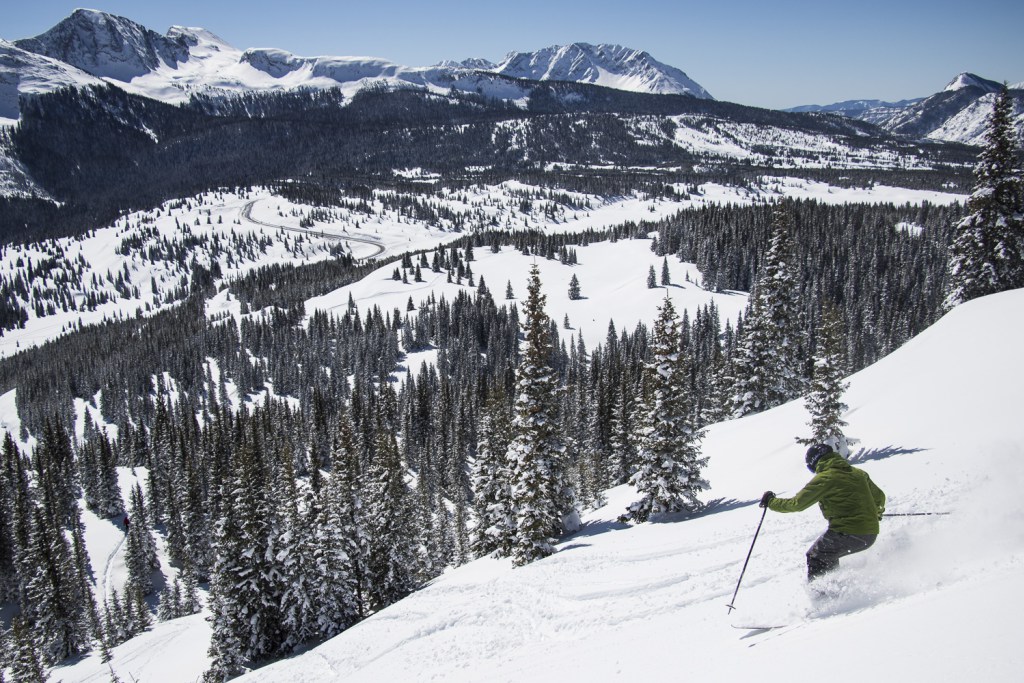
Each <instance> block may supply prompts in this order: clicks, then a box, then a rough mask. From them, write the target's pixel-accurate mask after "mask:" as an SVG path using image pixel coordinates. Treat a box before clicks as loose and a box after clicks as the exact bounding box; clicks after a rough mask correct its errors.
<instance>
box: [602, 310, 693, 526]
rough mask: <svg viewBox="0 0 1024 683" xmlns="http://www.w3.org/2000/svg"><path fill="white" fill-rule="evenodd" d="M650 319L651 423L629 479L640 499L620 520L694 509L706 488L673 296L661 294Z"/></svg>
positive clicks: (632, 519)
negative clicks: (652, 320) (658, 304)
mask: <svg viewBox="0 0 1024 683" xmlns="http://www.w3.org/2000/svg"><path fill="white" fill-rule="evenodd" d="M658 311H659V314H658V319H657V320H656V321H655V323H654V330H653V341H652V347H651V362H650V363H649V364H648V365H647V373H648V381H649V382H650V389H651V403H650V405H649V407H648V408H649V409H648V413H649V416H650V417H649V419H650V423H649V424H650V426H649V428H648V430H647V433H646V434H645V435H644V437H643V439H642V441H641V444H640V448H639V454H638V466H637V469H636V471H635V472H634V473H633V475H632V476H631V477H630V479H629V483H630V484H632V485H633V486H635V487H636V489H637V493H639V494H640V500H638V501H636V502H634V503H633V504H632V505H630V506H629V508H627V511H626V514H624V515H622V517H620V520H621V521H633V522H638V523H641V522H646V521H647V520H648V519H649V518H650V516H651V515H652V514H658V513H663V512H681V511H684V510H697V509H699V508H700V507H701V502H700V501H699V500H698V499H697V494H698V493H699V492H700V491H703V490H705V489H707V488H708V483H707V481H705V480H704V479H703V477H702V476H701V470H702V469H703V467H704V465H706V464H707V458H703V457H701V450H700V440H701V437H702V436H703V434H702V432H701V431H700V430H699V429H696V428H695V427H694V425H693V422H692V418H693V416H692V412H693V411H692V410H691V407H692V406H691V402H690V397H689V391H688V375H689V373H688V372H687V366H686V361H685V357H684V355H683V352H682V350H681V348H680V338H679V318H678V317H677V316H676V310H675V306H673V305H672V299H670V298H669V297H668V296H666V297H665V300H664V302H663V303H662V305H661V306H660V307H659V309H658Z"/></svg>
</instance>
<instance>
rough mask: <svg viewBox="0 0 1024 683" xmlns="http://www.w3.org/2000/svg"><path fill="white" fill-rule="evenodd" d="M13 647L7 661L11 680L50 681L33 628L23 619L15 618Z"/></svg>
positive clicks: (12, 629) (42, 682) (40, 682)
mask: <svg viewBox="0 0 1024 683" xmlns="http://www.w3.org/2000/svg"><path fill="white" fill-rule="evenodd" d="M10 639H11V645H12V646H13V648H12V651H11V652H10V653H8V654H7V655H6V657H5V659H8V665H9V666H10V671H11V678H12V680H14V681H19V682H21V681H24V683H45V681H48V680H49V679H50V675H49V673H47V671H46V667H45V666H44V662H43V655H42V653H41V652H40V650H39V645H38V643H37V641H36V638H35V635H34V634H33V633H32V628H31V627H30V625H29V624H28V623H27V622H26V621H25V619H23V618H22V617H20V616H18V617H14V619H13V620H12V622H11V636H10Z"/></svg>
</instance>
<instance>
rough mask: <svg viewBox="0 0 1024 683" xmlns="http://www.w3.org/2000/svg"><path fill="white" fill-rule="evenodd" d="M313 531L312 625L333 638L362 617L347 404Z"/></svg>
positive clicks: (363, 552) (361, 552) (361, 533)
mask: <svg viewBox="0 0 1024 683" xmlns="http://www.w3.org/2000/svg"><path fill="white" fill-rule="evenodd" d="M317 512H318V520H317V523H316V530H315V533H314V537H315V541H316V542H315V544H314V549H313V563H314V566H315V571H316V574H317V575H318V576H319V580H318V581H317V582H316V583H315V584H314V586H313V596H314V602H315V605H316V610H317V612H316V623H317V629H318V630H319V633H320V635H321V636H322V637H324V638H331V637H334V636H336V635H337V634H339V633H341V632H342V631H344V630H345V629H346V628H348V627H349V626H351V625H352V624H354V623H356V622H357V621H359V620H360V619H361V618H362V617H363V615H364V609H363V597H362V591H363V588H364V586H363V584H364V583H365V576H366V557H367V554H368V552H369V546H370V541H369V538H368V536H367V531H366V521H365V519H364V515H363V513H364V510H363V503H362V498H361V496H360V493H359V454H358V451H357V448H356V443H355V434H354V429H353V427H352V421H351V418H350V417H349V412H348V409H347V407H346V406H344V405H342V410H341V414H340V415H339V417H338V430H337V434H336V435H335V437H334V443H333V445H332V448H331V476H330V479H328V480H327V483H326V485H325V486H324V487H323V489H322V490H321V494H320V507H319V510H318V511H317Z"/></svg>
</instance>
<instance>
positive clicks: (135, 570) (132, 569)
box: [124, 484, 160, 595]
mask: <svg viewBox="0 0 1024 683" xmlns="http://www.w3.org/2000/svg"><path fill="white" fill-rule="evenodd" d="M128 521H129V525H128V531H127V532H126V533H125V541H124V548H125V550H124V562H125V565H126V567H127V568H128V582H129V583H130V584H131V585H132V586H133V587H135V588H138V589H139V590H140V591H142V594H143V595H149V594H150V593H152V592H153V572H154V571H155V570H156V569H159V568H160V560H159V559H158V558H157V555H156V541H155V540H154V538H153V532H152V531H150V528H149V515H148V513H147V511H146V504H145V500H144V498H143V495H142V487H141V486H140V485H138V484H136V485H135V487H134V488H133V489H132V492H131V506H130V507H129V514H128Z"/></svg>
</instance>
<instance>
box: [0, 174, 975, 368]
mask: <svg viewBox="0 0 1024 683" xmlns="http://www.w3.org/2000/svg"><path fill="white" fill-rule="evenodd" d="M677 189H678V190H680V191H686V192H690V194H689V196H688V197H685V198H680V199H678V200H676V199H673V200H669V199H666V198H655V199H652V198H648V197H645V196H641V195H639V194H634V195H630V196H623V197H601V196H598V195H586V194H580V193H573V192H557V193H555V194H554V195H552V194H551V193H550V191H548V190H546V189H544V188H540V187H534V186H530V185H524V184H522V183H520V182H517V181H508V182H505V183H501V184H499V185H477V186H472V187H470V188H467V189H464V190H458V191H454V190H447V189H442V190H440V191H439V192H438V193H437V194H427V195H414V198H415V199H416V200H417V201H420V202H422V203H423V204H424V205H425V206H428V207H430V208H432V209H434V210H436V211H437V212H438V215H439V216H452V215H454V216H458V217H459V218H460V220H462V221H463V223H464V225H465V226H466V227H464V228H462V229H460V228H459V226H456V225H455V224H454V223H453V222H452V220H451V219H449V218H439V219H438V220H437V221H435V222H431V221H428V220H424V219H417V218H413V217H411V216H409V215H403V214H402V213H401V212H400V211H398V210H397V209H396V208H395V207H394V202H393V201H392V202H391V203H389V200H393V199H395V198H396V195H395V194H394V193H389V192H385V191H380V190H378V191H376V192H375V194H374V196H373V197H371V198H370V200H369V201H368V202H366V205H365V206H364V207H362V208H361V209H360V210H356V209H353V208H350V207H335V208H334V209H330V210H328V212H329V213H330V215H329V216H328V217H327V218H323V216H322V215H321V213H318V211H317V208H316V207H313V206H310V205H306V204H301V203H295V202H292V201H289V200H286V199H284V198H282V197H279V196H276V195H273V194H271V193H270V192H268V191H254V192H251V193H244V194H235V193H230V192H210V193H204V194H201V195H198V196H196V197H191V198H186V199H180V200H174V201H171V202H167V203H166V204H164V205H163V206H162V207H160V208H158V209H155V210H152V211H142V212H136V213H133V214H130V215H129V216H126V217H125V218H122V219H120V220H119V221H117V223H116V224H115V225H113V226H107V227H98V228H97V229H95V230H93V231H91V232H90V233H89V234H87V235H83V236H80V237H77V238H66V239H60V240H53V241H47V242H43V243H33V244H29V245H9V246H7V247H5V248H4V249H2V250H0V274H3V275H5V276H7V277H8V278H11V279H12V280H13V279H14V278H15V277H16V276H18V275H20V276H21V277H22V278H23V279H25V281H26V282H29V283H30V285H31V288H32V289H33V290H35V289H38V290H39V291H38V294H33V295H32V297H31V299H32V301H28V300H25V299H24V298H20V300H21V303H22V305H23V306H24V307H25V308H26V310H27V312H28V319H27V321H26V322H25V326H24V327H23V328H17V329H13V330H4V331H3V332H2V333H0V357H8V356H11V355H13V354H15V353H17V352H18V351H19V350H21V349H24V348H28V347H31V346H35V345H39V344H44V343H46V342H48V341H51V340H53V339H56V338H58V337H61V336H63V335H64V334H67V333H68V332H70V331H72V330H74V329H75V328H77V327H78V326H79V325H93V324H99V323H102V322H103V321H107V320H112V319H118V318H126V317H134V316H138V315H148V314H150V313H151V312H152V311H156V310H160V309H161V308H162V307H165V306H168V305H174V303H175V302H176V301H179V300H180V297H177V298H176V293H177V292H181V291H184V290H183V289H182V288H187V286H188V283H189V279H190V277H191V268H192V267H193V264H196V263H197V264H200V265H202V266H203V267H206V268H213V267H214V265H215V264H216V267H217V268H219V270H220V273H221V275H222V277H223V278H224V279H226V280H230V279H231V278H236V277H241V276H244V275H245V274H246V273H249V272H251V271H252V270H254V269H256V268H259V267H261V266H267V265H272V264H296V265H298V264H304V263H312V262H315V261H321V260H324V259H327V258H331V250H332V248H333V249H335V250H337V249H338V248H339V245H340V248H342V249H344V250H345V251H346V253H350V254H351V255H352V256H353V257H355V258H356V259H370V258H374V257H376V258H378V259H386V258H393V257H395V256H398V255H400V254H402V253H405V252H407V251H410V252H413V251H418V250H424V249H432V248H434V247H436V246H438V245H441V244H446V243H448V242H450V241H452V240H454V239H457V238H459V237H462V236H464V235H465V234H466V233H467V231H470V230H486V229H490V228H496V229H512V230H518V229H540V230H544V231H546V232H551V233H575V232H583V231H586V230H595V231H597V232H603V231H604V230H606V229H607V228H609V227H612V226H617V225H621V224H623V223H626V222H637V221H643V220H648V221H655V220H660V219H664V218H667V217H670V216H672V215H673V214H675V213H677V212H678V211H680V210H682V209H687V208H692V207H698V206H704V205H708V204H740V205H750V204H756V203H766V202H770V201H776V200H779V199H782V198H786V197H790V198H799V199H816V200H818V201H822V202H827V203H836V204H839V203H878V202H894V203H898V204H905V203H910V204H921V203H922V202H925V201H927V202H930V203H933V204H948V203H951V202H957V201H964V200H965V199H966V197H965V196H963V195H958V194H952V193H941V192H931V191H923V190H910V189H904V188H894V187H886V186H882V185H876V186H872V187H866V188H841V187H835V186H831V185H828V184H826V183H821V182H816V181H809V180H802V179H797V178H767V177H765V178H762V179H761V181H760V182H759V183H758V184H756V185H754V186H752V187H732V186H726V185H720V184H716V183H705V184H702V185H699V186H696V187H695V188H694V187H684V186H678V187H677ZM524 197H533V198H532V199H530V200H529V201H528V202H526V203H525V204H524ZM546 197H551V198H550V199H549V198H546ZM558 200H564V201H570V202H571V204H560V203H558ZM302 221H305V224H306V227H303V226H302V225H301V222H302ZM477 251H478V253H480V252H481V251H482V250H477ZM623 263H627V261H625V260H623V259H621V258H615V259H614V261H613V267H618V266H619V264H623ZM474 268H475V267H474ZM630 268H634V266H632V265H631V266H630ZM643 270H644V272H643V273H641V276H642V277H644V278H646V266H643ZM523 272H524V273H525V270H524V271H523ZM660 272H661V271H660V270H658V273H659V274H660ZM512 275H514V273H511V272H510V273H508V276H507V277H504V278H503V279H501V282H500V283H499V282H497V278H499V277H501V274H500V273H499V274H497V275H495V276H494V277H493V278H492V277H491V276H489V275H488V276H487V282H488V285H489V286H490V287H491V288H492V290H494V291H495V295H496V296H503V295H504V290H503V289H502V290H501V291H497V289H496V286H497V284H501V285H504V283H505V281H507V280H508V279H512V280H513V287H515V286H516V281H515V278H514V277H512ZM568 277H569V276H566V283H567V282H568V279H567V278H568ZM581 278H582V276H581ZM675 278H676V276H675V274H673V282H675V283H677V284H682V282H683V280H682V278H680V279H678V280H677V279H675ZM596 284H597V283H593V282H592V283H591V284H587V283H586V282H584V283H583V286H584V296H587V297H588V298H589V299H592V300H595V301H600V299H597V297H596V294H597V293H598V292H597V290H596V289H595V285H596ZM552 287H553V289H557V290H562V289H564V288H563V287H562V286H561V284H560V283H553V284H552ZM588 288H590V291H589V292H588ZM65 290H66V295H64V296H61V295H60V292H62V291H65ZM407 299H408V295H406V299H404V300H403V301H401V302H400V303H401V306H402V307H403V310H404V306H405V304H406V303H407ZM70 300H73V301H74V306H69V305H68V302H69V301H70ZM91 300H92V303H90V302H91ZM414 300H415V297H414ZM38 301H41V302H42V304H41V307H37V306H34V305H33V303H32V302H38ZM223 303H224V302H222V301H220V300H218V301H217V302H216V303H215V306H216V307H217V308H218V310H219V307H220V306H221V305H222V304H223ZM381 305H382V306H383V304H381ZM389 307H390V304H389ZM586 307H587V305H586V304H581V305H580V306H577V307H576V308H577V309H580V308H582V309H585V308H586ZM645 311H646V309H645ZM566 312H568V313H569V314H570V319H573V320H575V318H573V315H574V313H575V314H576V315H577V316H578V317H579V318H580V320H579V322H581V323H584V324H585V326H586V327H587V333H588V334H589V333H590V332H593V330H591V329H589V328H590V327H591V325H590V324H589V323H591V322H596V323H599V324H600V326H601V329H600V330H599V331H600V333H601V334H602V335H603V334H604V332H605V329H606V327H607V322H608V316H603V317H604V318H605V319H604V320H603V321H601V320H599V319H598V318H594V317H593V316H591V319H589V320H588V319H587V318H586V317H585V312H584V314H583V315H580V312H579V311H578V310H568V311H566ZM555 314H557V318H556V319H557V320H558V322H561V321H562V315H563V313H562V312H561V311H554V312H553V313H552V316H553V317H554V316H555ZM646 314H647V313H646V312H645V315H646ZM648 317H649V318H650V319H653V312H651V313H650V315H649V316H648ZM733 317H734V316H733ZM723 319H724V318H723ZM620 331H621V328H620ZM588 343H590V342H589V341H588Z"/></svg>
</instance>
